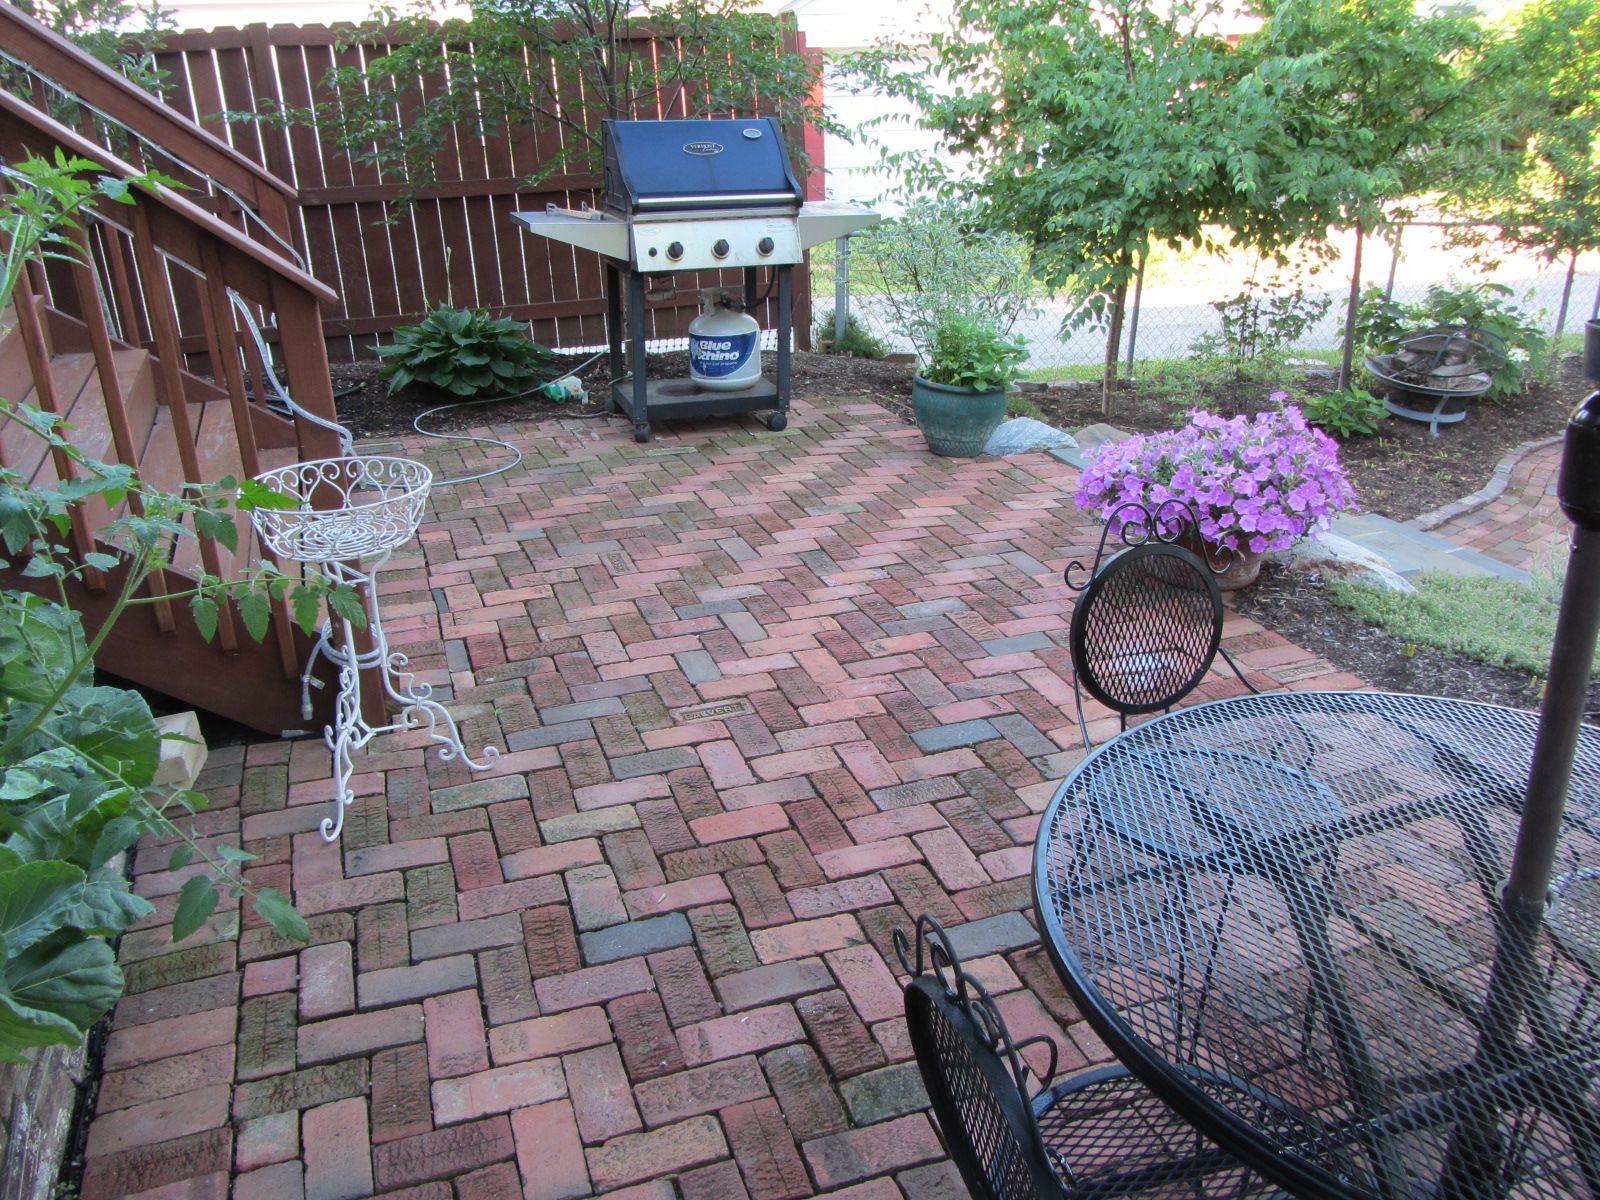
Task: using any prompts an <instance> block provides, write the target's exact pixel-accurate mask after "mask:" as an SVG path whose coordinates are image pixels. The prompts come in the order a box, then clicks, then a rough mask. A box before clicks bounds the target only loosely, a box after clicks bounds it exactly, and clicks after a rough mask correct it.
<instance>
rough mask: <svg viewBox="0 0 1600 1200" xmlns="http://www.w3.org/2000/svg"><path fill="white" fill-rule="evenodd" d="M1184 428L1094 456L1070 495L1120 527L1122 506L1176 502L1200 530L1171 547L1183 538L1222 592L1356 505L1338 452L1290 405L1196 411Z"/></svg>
mask: <svg viewBox="0 0 1600 1200" xmlns="http://www.w3.org/2000/svg"><path fill="white" fill-rule="evenodd" d="M1283 398H1284V393H1282V392H1276V393H1274V399H1277V400H1279V401H1280V403H1281V401H1282V399H1283ZM1189 421H1190V424H1189V426H1188V427H1187V428H1184V429H1169V430H1165V431H1164V432H1161V433H1152V434H1143V435H1140V436H1138V437H1132V438H1128V439H1127V440H1126V441H1122V442H1115V443H1112V444H1109V445H1106V446H1102V447H1101V448H1100V449H1099V450H1097V451H1095V452H1093V455H1092V457H1091V458H1090V460H1089V464H1088V465H1087V466H1086V467H1085V468H1084V471H1083V476H1082V478H1081V479H1080V480H1079V484H1078V492H1077V495H1076V496H1075V497H1074V499H1076V501H1077V504H1078V507H1079V508H1081V509H1083V510H1084V511H1086V512H1092V513H1094V514H1096V515H1097V516H1099V517H1101V518H1102V519H1104V520H1107V521H1110V522H1111V523H1112V524H1113V525H1118V524H1120V523H1121V522H1123V521H1125V520H1127V519H1129V518H1128V517H1127V516H1126V515H1124V514H1119V509H1123V507H1124V506H1125V505H1128V504H1130V503H1135V504H1139V505H1142V506H1143V507H1144V508H1145V509H1147V510H1148V511H1150V512H1158V511H1159V510H1160V507H1161V506H1162V505H1163V504H1167V503H1168V502H1170V501H1174V500H1176V501H1179V502H1181V503H1182V504H1184V505H1186V506H1187V507H1188V508H1189V510H1190V511H1191V512H1192V513H1193V514H1194V516H1195V520H1196V522H1197V523H1198V526H1199V528H1198V529H1190V530H1186V531H1185V537H1182V538H1179V539H1178V540H1179V543H1180V544H1183V543H1184V541H1185V540H1186V539H1187V540H1188V541H1189V543H1190V548H1191V549H1193V550H1195V551H1196V552H1198V553H1203V554H1204V556H1205V557H1206V558H1207V559H1208V561H1210V562H1211V563H1212V565H1213V566H1214V567H1217V568H1219V574H1218V578H1217V582H1218V584H1220V585H1221V586H1222V587H1223V588H1224V589H1228V588H1240V587H1245V586H1247V585H1248V584H1251V583H1254V582H1255V578H1256V576H1257V574H1259V573H1260V570H1261V556H1262V555H1263V554H1265V553H1266V552H1267V551H1269V550H1285V549H1287V548H1288V547H1289V546H1290V545H1292V544H1293V543H1294V541H1295V539H1296V538H1301V537H1308V536H1314V535H1316V534H1318V533H1322V532H1325V531H1326V530H1328V529H1329V528H1330V527H1331V526H1332V524H1333V517H1334V515H1335V514H1337V513H1339V512H1342V511H1344V510H1345V509H1349V508H1354V507H1355V503H1356V495H1355V488H1354V487H1353V486H1352V485H1351V483H1350V480H1349V477H1348V476H1347V475H1346V474H1345V471H1344V467H1343V466H1342V465H1341V464H1340V462H1339V444H1338V443H1337V442H1335V441H1334V440H1333V439H1332V438H1330V437H1329V436H1328V435H1327V434H1325V433H1323V432H1322V431H1321V430H1320V429H1313V428H1312V427H1310V426H1309V425H1308V424H1307V423H1306V419H1305V417H1304V416H1303V415H1302V414H1301V412H1300V410H1299V409H1298V408H1295V407H1294V406H1293V405H1287V406H1285V407H1283V408H1282V409H1280V410H1279V411H1277V412H1266V413H1259V414H1257V415H1256V416H1255V417H1253V418H1252V417H1242V416H1241V417H1233V418H1232V419H1227V420H1225V419H1224V418H1222V417H1219V416H1217V415H1216V414H1214V413H1209V412H1205V411H1203V410H1201V409H1194V410H1191V411H1190V413H1189Z"/></svg>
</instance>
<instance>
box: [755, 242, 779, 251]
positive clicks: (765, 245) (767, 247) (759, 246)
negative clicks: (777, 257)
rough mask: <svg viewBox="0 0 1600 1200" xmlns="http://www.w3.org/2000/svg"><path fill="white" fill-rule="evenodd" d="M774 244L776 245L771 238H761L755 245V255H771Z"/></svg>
mask: <svg viewBox="0 0 1600 1200" xmlns="http://www.w3.org/2000/svg"><path fill="white" fill-rule="evenodd" d="M776 244H777V243H776V242H774V241H773V240H772V239H771V238H762V239H761V240H760V241H759V242H757V243H756V253H757V254H771V253H772V248H773V247H774V246H775V245H776Z"/></svg>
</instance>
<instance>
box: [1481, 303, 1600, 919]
mask: <svg viewBox="0 0 1600 1200" xmlns="http://www.w3.org/2000/svg"><path fill="white" fill-rule="evenodd" d="M1584 370H1585V373H1586V374H1587V375H1588V377H1589V378H1590V379H1596V380H1597V381H1600V321H1590V322H1589V323H1588V327H1587V328H1586V330H1585V336H1584ZM1556 497H1557V499H1559V500H1560V501H1561V510H1562V511H1563V512H1564V513H1566V514H1567V519H1568V520H1569V521H1571V522H1572V525H1573V531H1572V553H1571V556H1570V558H1569V559H1568V562H1567V581H1566V585H1565V586H1564V587H1563V589H1562V592H1561V611H1560V615H1559V616H1558V617H1557V618H1556V637H1555V646H1554V647H1553V649H1552V651H1551V654H1550V676H1549V682H1548V683H1547V684H1546V685H1545V692H1544V702H1543V703H1542V704H1541V705H1540V706H1539V736H1538V740H1537V741H1536V742H1535V744H1534V751H1533V768H1532V770H1531V771H1530V772H1529V773H1528V787H1527V790H1526V792H1524V794H1523V805H1522V828H1521V829H1520V830H1519V831H1518V833H1517V848H1516V852H1515V854H1514V856H1513V858H1512V860H1511V877H1510V879H1509V880H1507V882H1506V893H1505V902H1506V905H1507V907H1508V910H1509V908H1510V907H1511V906H1516V907H1519V908H1523V909H1526V910H1530V911H1533V912H1535V913H1539V914H1542V913H1543V911H1544V903H1545V893H1546V892H1547V891H1548V890H1549V887H1550V873H1551V870H1552V864H1553V862H1554V860H1555V849H1556V839H1557V837H1558V835H1559V834H1560V832H1561V814H1562V811H1563V810H1564V809H1565V807H1566V801H1567V788H1568V786H1569V785H1570V784H1571V782H1572V760H1573V756H1574V754H1575V753H1576V752H1577V748H1578V727H1579V726H1580V725H1581V724H1582V723H1583V713H1584V709H1585V707H1586V706H1587V704H1588V699H1589V676H1590V673H1591V664H1592V663H1593V661H1594V647H1595V635H1596V632H1597V631H1600V391H1597V392H1595V393H1594V394H1593V395H1591V396H1590V397H1589V398H1588V399H1587V400H1585V401H1584V402H1583V403H1582V404H1580V405H1578V407H1577V408H1576V409H1574V410H1573V413H1572V416H1571V417H1570V418H1568V420H1567V434H1566V445H1565V447H1564V448H1563V450H1562V454H1561V474H1560V477H1559V478H1558V479H1557V482H1556Z"/></svg>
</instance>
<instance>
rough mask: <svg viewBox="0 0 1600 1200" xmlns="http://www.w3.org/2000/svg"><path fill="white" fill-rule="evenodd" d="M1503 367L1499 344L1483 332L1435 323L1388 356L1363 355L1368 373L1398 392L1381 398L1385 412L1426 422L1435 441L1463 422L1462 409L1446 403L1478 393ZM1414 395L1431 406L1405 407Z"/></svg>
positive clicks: (1482, 330)
mask: <svg viewBox="0 0 1600 1200" xmlns="http://www.w3.org/2000/svg"><path fill="white" fill-rule="evenodd" d="M1505 363H1506V352H1505V345H1504V343H1502V342H1501V340H1500V339H1499V338H1498V337H1496V336H1495V335H1494V334H1492V333H1490V332H1489V331H1488V330H1485V329H1475V328H1472V327H1471V326H1467V325H1440V326H1437V327H1436V328H1434V329H1430V330H1428V331H1427V332H1426V333H1420V334H1416V335H1415V336H1413V337H1408V338H1406V339H1405V340H1403V341H1402V342H1401V343H1400V348H1399V349H1398V350H1396V351H1395V352H1394V353H1393V354H1373V355H1368V357H1367V370H1369V371H1371V372H1372V373H1373V374H1374V375H1376V376H1377V377H1378V378H1379V379H1380V380H1381V381H1383V382H1384V383H1386V384H1388V385H1389V386H1390V387H1391V388H1394V389H1395V391H1396V392H1397V393H1398V396H1395V395H1391V396H1387V397H1385V398H1384V401H1383V406H1384V407H1385V408H1387V409H1388V410H1389V411H1390V412H1392V413H1394V414H1395V415H1396V416H1400V417H1407V418H1409V419H1410V420H1413V421H1426V422H1427V423H1428V427H1429V429H1430V430H1431V431H1432V433H1433V436H1434V437H1438V436H1439V426H1440V425H1453V424H1455V423H1456V422H1457V421H1462V420H1465V419H1466V415H1467V410H1466V406H1465V405H1459V406H1455V407H1452V404H1451V402H1452V401H1463V400H1471V399H1472V398H1474V397H1476V396H1481V395H1483V394H1484V393H1485V392H1487V391H1488V390H1489V389H1490V388H1491V387H1492V386H1493V385H1494V373H1495V372H1496V371H1498V370H1499V369H1500V368H1501V367H1503V366H1505ZM1413 396H1415V397H1418V398H1420V399H1422V400H1424V401H1426V400H1432V401H1433V402H1434V405H1433V408H1432V409H1431V410H1429V409H1424V408H1414V407H1412V406H1411V405H1409V404H1406V403H1404V401H1405V400H1407V399H1409V398H1411V397H1413Z"/></svg>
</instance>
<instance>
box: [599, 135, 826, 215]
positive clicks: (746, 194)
mask: <svg viewBox="0 0 1600 1200" xmlns="http://www.w3.org/2000/svg"><path fill="white" fill-rule="evenodd" d="M602 138H603V142H604V147H605V160H606V173H605V189H606V190H605V207H606V208H607V209H609V210H611V211H612V212H617V213H621V214H623V215H626V216H631V215H633V214H635V213H665V212H682V211H692V210H695V209H702V208H770V207H772V206H774V205H784V206H788V207H790V208H794V209H798V208H799V207H800V204H801V202H802V201H803V200H804V199H805V192H804V190H803V189H802V188H801V186H800V182H799V180H797V179H796V178H795V174H794V170H793V168H792V167H790V165H789V149H788V146H787V145H786V144H785V143H784V140H783V131H782V129H780V128H779V127H778V123H777V121H775V120H773V119H772V118H771V117H752V118H746V119H740V120H705V121H606V122H605V123H604V125H603V128H602Z"/></svg>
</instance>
